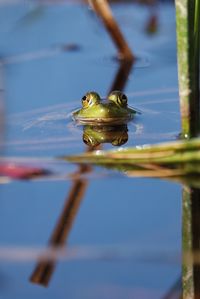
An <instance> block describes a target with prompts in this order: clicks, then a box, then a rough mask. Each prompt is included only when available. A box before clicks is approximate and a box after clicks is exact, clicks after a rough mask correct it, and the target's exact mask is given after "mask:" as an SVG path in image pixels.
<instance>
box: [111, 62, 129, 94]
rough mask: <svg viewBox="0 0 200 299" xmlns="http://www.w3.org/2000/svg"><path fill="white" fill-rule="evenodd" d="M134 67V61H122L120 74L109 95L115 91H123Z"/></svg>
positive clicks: (118, 73) (116, 77)
mask: <svg viewBox="0 0 200 299" xmlns="http://www.w3.org/2000/svg"><path fill="white" fill-rule="evenodd" d="M132 66H133V61H128V62H127V61H121V63H120V64H119V69H118V72H117V74H116V76H115V80H114V81H113V84H112V85H111V88H110V91H109V92H108V94H109V93H110V92H112V91H113V90H121V91H122V90H123V89H124V86H125V85H126V83H127V80H128V76H129V74H130V71H131V69H132Z"/></svg>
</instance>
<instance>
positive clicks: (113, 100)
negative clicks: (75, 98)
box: [73, 91, 136, 125]
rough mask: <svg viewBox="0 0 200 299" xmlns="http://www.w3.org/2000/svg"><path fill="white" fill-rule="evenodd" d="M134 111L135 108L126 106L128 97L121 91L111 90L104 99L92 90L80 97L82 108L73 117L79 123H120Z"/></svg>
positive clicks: (129, 118)
mask: <svg viewBox="0 0 200 299" xmlns="http://www.w3.org/2000/svg"><path fill="white" fill-rule="evenodd" d="M135 113H136V110H134V109H133V108H130V107H128V99H127V97H126V95H125V94H123V93H122V92H120V91H113V92H112V93H111V94H110V95H109V96H108V99H106V100H105V99H101V98H100V96H99V95H98V93H96V92H93V91H92V92H88V93H86V95H85V96H84V97H83V98H82V108H81V109H79V110H77V111H75V112H74V113H73V118H74V119H75V120H76V121H77V122H79V123H81V124H91V125H122V124H125V123H127V122H128V121H130V120H131V119H132V118H133V117H134V115H135Z"/></svg>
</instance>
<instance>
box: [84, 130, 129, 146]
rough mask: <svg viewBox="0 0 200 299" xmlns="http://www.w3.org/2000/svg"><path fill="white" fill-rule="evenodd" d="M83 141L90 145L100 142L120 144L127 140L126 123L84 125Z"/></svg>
mask: <svg viewBox="0 0 200 299" xmlns="http://www.w3.org/2000/svg"><path fill="white" fill-rule="evenodd" d="M83 141H84V143H85V144H87V145H88V146H90V147H95V146H97V145H99V144H102V143H111V144H112V145H114V146H120V145H122V144H125V143H126V142H127V141H128V128H127V125H117V126H90V125H86V126H84V131H83Z"/></svg>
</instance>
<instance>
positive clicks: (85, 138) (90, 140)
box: [83, 133, 100, 147]
mask: <svg viewBox="0 0 200 299" xmlns="http://www.w3.org/2000/svg"><path fill="white" fill-rule="evenodd" d="M83 142H84V143H85V144H86V145H88V146H90V147H95V146H97V145H99V144H100V143H99V142H98V141H97V140H96V139H94V138H93V137H91V136H88V135H87V134H85V133H84V134H83Z"/></svg>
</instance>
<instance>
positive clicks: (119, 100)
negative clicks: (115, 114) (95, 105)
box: [108, 91, 128, 107]
mask: <svg viewBox="0 0 200 299" xmlns="http://www.w3.org/2000/svg"><path fill="white" fill-rule="evenodd" d="M108 99H109V100H110V101H112V102H114V103H115V104H116V105H117V106H119V107H127V103H128V99H127V96H126V95H125V94H124V93H122V92H121V91H113V92H111V94H110V95H109V96H108Z"/></svg>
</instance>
